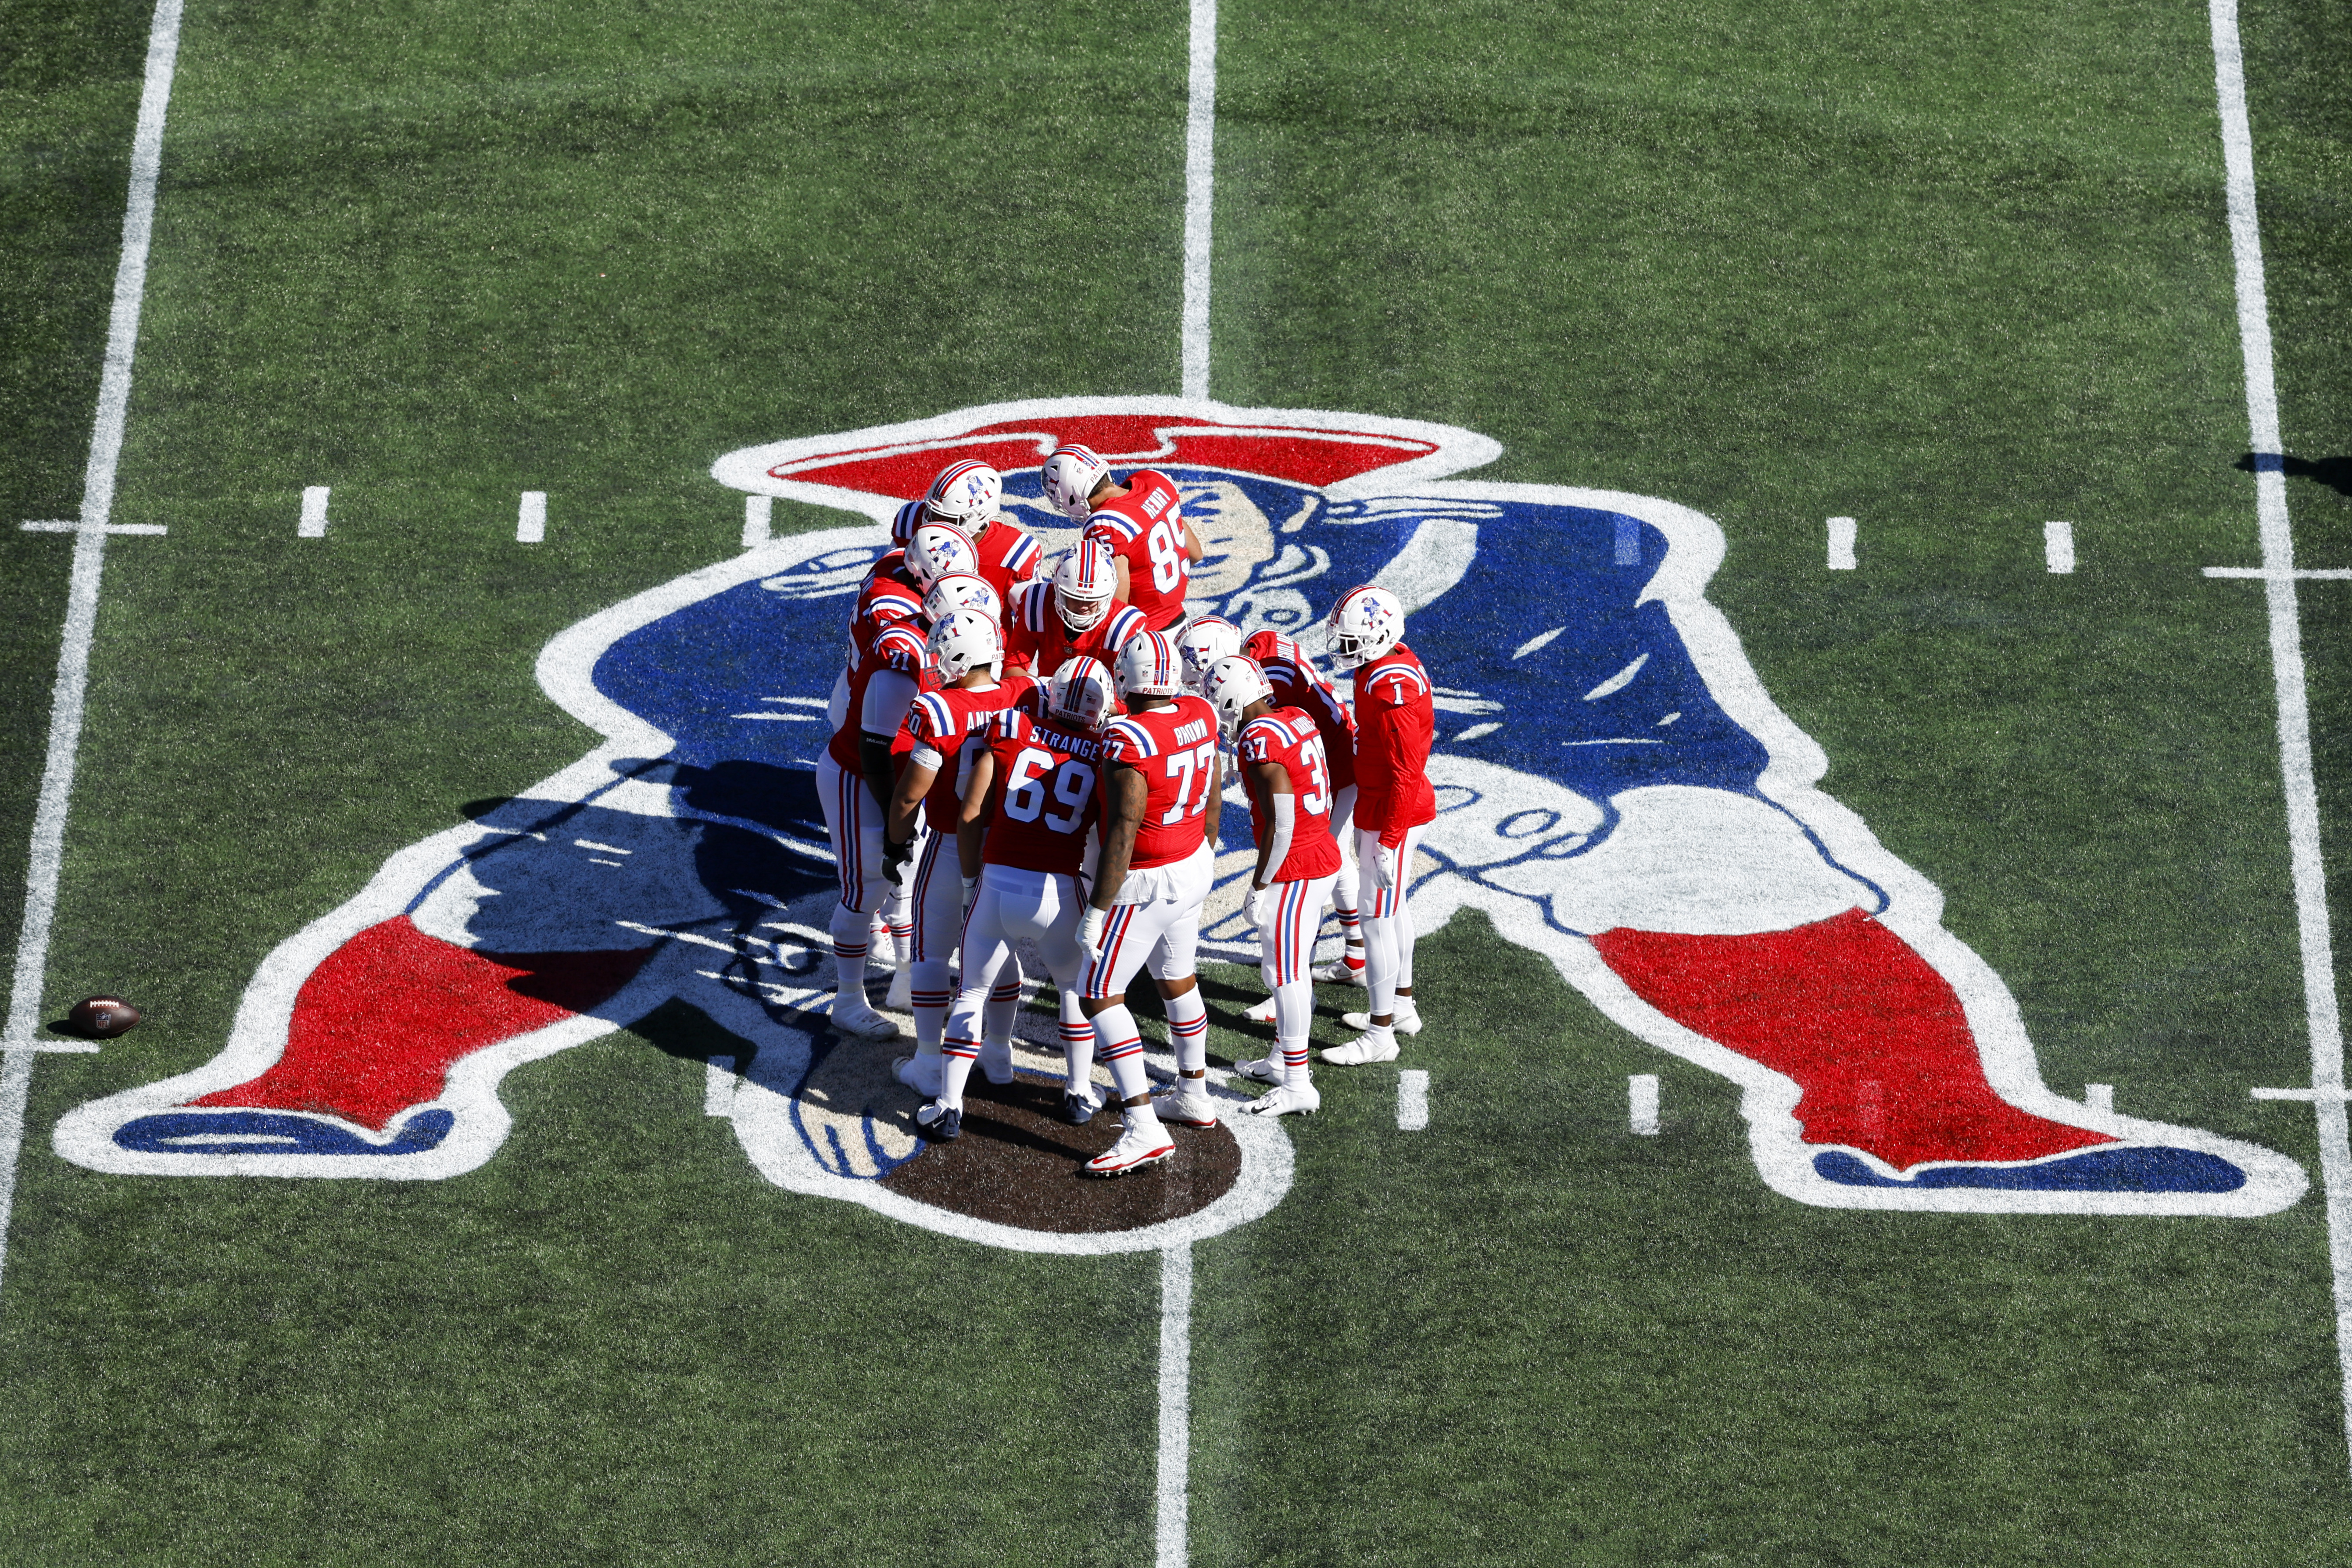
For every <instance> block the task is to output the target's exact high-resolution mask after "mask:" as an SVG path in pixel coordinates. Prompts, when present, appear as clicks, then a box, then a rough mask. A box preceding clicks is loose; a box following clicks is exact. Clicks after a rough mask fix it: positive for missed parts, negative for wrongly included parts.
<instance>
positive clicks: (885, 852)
mask: <svg viewBox="0 0 2352 1568" xmlns="http://www.w3.org/2000/svg"><path fill="white" fill-rule="evenodd" d="M913 858H915V841H914V840H913V839H911V838H909V839H908V840H907V842H905V843H904V844H893V843H891V842H890V841H889V840H888V839H887V838H886V839H884V840H883V841H882V879H883V880H884V881H886V882H887V883H889V884H890V885H891V886H892V887H894V888H900V887H904V886H906V882H907V862H908V861H909V860H912V859H913Z"/></svg>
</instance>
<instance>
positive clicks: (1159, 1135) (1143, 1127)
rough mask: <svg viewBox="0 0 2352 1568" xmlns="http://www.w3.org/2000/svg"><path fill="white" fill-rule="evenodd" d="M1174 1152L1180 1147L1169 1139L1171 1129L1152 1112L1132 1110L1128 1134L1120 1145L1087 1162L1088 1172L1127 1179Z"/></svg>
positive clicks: (1122, 1134) (1119, 1140) (1119, 1139)
mask: <svg viewBox="0 0 2352 1568" xmlns="http://www.w3.org/2000/svg"><path fill="white" fill-rule="evenodd" d="M1174 1152H1176V1145H1175V1143H1174V1142H1172V1141H1171V1139H1170V1138H1169V1136H1168V1129H1166V1128H1165V1127H1162V1126H1160V1119H1159V1118H1158V1117H1155V1116H1153V1115H1152V1114H1151V1112H1150V1110H1140V1111H1137V1110H1130V1111H1129V1112H1128V1113H1127V1131H1124V1132H1122V1133H1120V1134H1119V1135H1118V1142H1116V1143H1114V1144H1112V1145H1111V1146H1110V1147H1109V1148H1108V1149H1106V1150H1104V1151H1103V1152H1101V1153H1099V1154H1097V1155H1096V1156H1095V1157H1094V1158H1093V1159H1091V1160H1089V1161H1087V1163H1086V1165H1085V1170H1086V1173H1087V1175H1089V1176H1124V1175H1126V1174H1127V1173H1129V1171H1139V1170H1141V1169H1143V1167H1144V1166H1146V1165H1156V1164H1158V1163H1160V1161H1162V1160H1165V1159H1166V1158H1168V1156H1170V1155H1171V1154H1173V1153H1174Z"/></svg>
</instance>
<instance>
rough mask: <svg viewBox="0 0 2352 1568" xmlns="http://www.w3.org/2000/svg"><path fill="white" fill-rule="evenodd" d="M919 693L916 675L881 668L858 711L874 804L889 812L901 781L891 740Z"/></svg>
mask: <svg viewBox="0 0 2352 1568" xmlns="http://www.w3.org/2000/svg"><path fill="white" fill-rule="evenodd" d="M915 697H916V689H915V680H914V678H913V677H912V676H910V675H908V674H906V673H905V672H904V671H901V670H897V669H877V670H876V671H875V672H874V676H873V679H870V680H868V681H867V682H866V704H865V707H864V708H863V710H860V712H859V713H858V715H857V726H858V730H859V734H858V737H857V760H858V763H859V768H860V771H861V772H862V773H864V774H865V775H866V789H867V790H868V791H870V792H871V793H872V795H873V796H874V804H875V805H878V806H880V807H881V808H882V809H883V810H884V811H886V812H887V811H888V810H889V809H890V797H891V795H893V794H894V793H895V792H896V790H897V787H898V764H897V763H896V762H895V761H894V760H893V759H892V757H891V755H890V742H892V740H893V739H894V738H895V737H896V736H897V735H898V727H899V726H900V725H901V724H904V723H905V722H906V721H907V710H908V709H909V708H911V707H913V706H914V705H915Z"/></svg>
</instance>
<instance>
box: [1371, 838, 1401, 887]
mask: <svg viewBox="0 0 2352 1568" xmlns="http://www.w3.org/2000/svg"><path fill="white" fill-rule="evenodd" d="M1396 885H1397V863H1396V851H1395V850H1393V849H1391V848H1390V847H1388V846H1387V845H1385V844H1383V845H1381V847H1380V849H1379V851H1378V852H1377V853H1375V854H1374V855H1373V856H1372V886H1373V887H1375V888H1377V889H1380V890H1381V892H1383V893H1385V892H1387V891H1388V890H1389V889H1391V888H1393V887H1395V886H1396Z"/></svg>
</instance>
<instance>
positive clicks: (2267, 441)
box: [2209, 0, 2352, 1429]
mask: <svg viewBox="0 0 2352 1568" xmlns="http://www.w3.org/2000/svg"><path fill="white" fill-rule="evenodd" d="M2209 11H2210V16H2211V18H2212V25H2213V80H2214V87H2215V89H2216V92H2217V93H2218V95H2219V97H2220V100H2221V160H2222V166H2223V169H2224V172H2225V174H2226V177H2227V182H2228V189H2229V198H2230V250H2231V256H2232V257H2233V258H2235V260H2236V263H2237V275H2238V339H2239V342H2240V343H2241V344H2242V347H2243V349H2244V351H2245V359H2246V420H2247V424H2248V426H2249V429H2250V434H2251V435H2252V444H2253V450H2254V467H2255V473H2254V512H2255V517H2256V519H2257V520H2258V521H2259V522H2260V525H2261V530H2262V541H2263V573H2262V583H2263V596H2264V598H2265V599H2266V600H2267V602H2268V605H2269V610H2270V633H2271V678H2272V680H2273V684H2274V685H2275V687H2276V689H2277V692H2278V710H2279V717H2278V736H2279V771H2280V773H2281V774H2282V775H2283V779H2284V784H2285V793H2286V836H2287V847H2288V854H2289V860H2290V863H2291V865H2292V867H2293V869H2294V913H2295V927H2296V933H2297V936H2298V938H2299V941H2300V945H2301V948H2302V956H2303V1004H2304V1015H2305V1021H2306V1025H2307V1026H2308V1028H2309V1030H2310V1035H2311V1083H2312V1088H2313V1089H2314V1090H2315V1095H2314V1098H2313V1100H2312V1108H2313V1110H2315V1112H2316V1113H2317V1116H2318V1119H2319V1179H2320V1186H2321V1189H2322V1190H2323V1191H2324V1192H2325V1194H2326V1202H2327V1261H2328V1265H2329V1268H2330V1271H2331V1273H2332V1274H2333V1276H2334V1280H2335V1294H2336V1363H2337V1370H2338V1373H2340V1375H2341V1377H2342V1380H2343V1385H2344V1388H2343V1392H2344V1397H2345V1402H2346V1405H2345V1419H2346V1424H2347V1429H2352V1139H2347V1131H2346V1128H2347V1121H2346V1113H2345V1106H2344V1095H2343V1090H2344V1033H2343V1020H2342V1016H2341V1015H2340V1013H2339V1011H2338V1009H2337V1005H2336V956H2335V952H2334V944H2333V942H2331V941H2330V939H2329V935H2328V925H2327V880H2326V870H2325V868H2323V866H2322V865H2321V862H2320V856H2319V787H2318V784H2317V782H2316V780H2315V778H2314V776H2313V773H2312V763H2311V710H2310V703H2309V699H2308V696H2307V694H2306V692H2305V688H2304V664H2303V628H2302V625H2301V620H2300V616H2299V615H2298V612H2297V608H2296V604H2295V581H2296V573H2295V569H2294V531H2293V530H2292V529H2291V527H2290V526H2289V524H2288V521H2287V513H2286V475H2285V473H2284V471H2283V463H2282V460H2281V458H2282V454H2283V453H2284V450H2285V447H2284V444H2283V442H2282V441H2281V438H2280V436H2279V415H2278V388H2277V384H2276V383H2275V381H2274V380H2273V374H2272V367H2271V322H2270V306H2269V302H2268V300H2267V298H2266V294H2265V290H2264V288H2263V237H2262V226H2261V225H2260V224H2259V223H2258V222H2257V221H2256V218H2255V213H2254V139H2253V132H2252V129H2251V128H2250V127H2249V126H2248V124H2247V121H2246V71H2245V57H2244V55H2243V53H2242V50H2241V49H2240V47H2239V43H2238V6H2237V0H2210V5H2209ZM2265 459H2267V460H2265Z"/></svg>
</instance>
